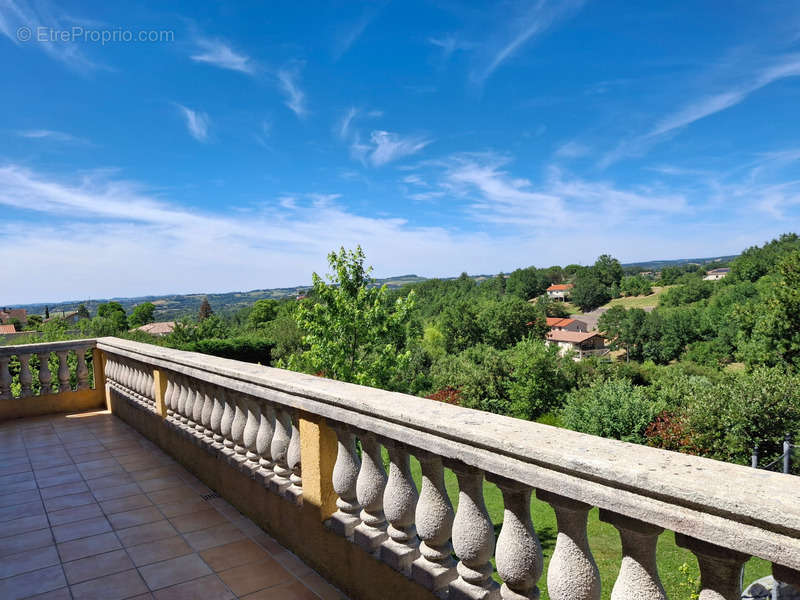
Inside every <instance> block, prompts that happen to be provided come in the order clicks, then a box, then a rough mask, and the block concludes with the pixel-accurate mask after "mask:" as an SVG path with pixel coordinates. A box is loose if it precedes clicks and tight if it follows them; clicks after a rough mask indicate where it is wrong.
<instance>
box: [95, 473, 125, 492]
mask: <svg viewBox="0 0 800 600" xmlns="http://www.w3.org/2000/svg"><path fill="white" fill-rule="evenodd" d="M128 483H134V481H133V479H131V478H130V476H129V475H127V474H121V473H117V474H115V475H107V476H106V477H98V478H97V479H92V480H91V481H90V482H88V483H87V485H88V486H89V489H90V490H92V491H95V490H101V489H103V488H111V487H119V486H121V485H126V484H128Z"/></svg>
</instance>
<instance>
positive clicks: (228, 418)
mask: <svg viewBox="0 0 800 600" xmlns="http://www.w3.org/2000/svg"><path fill="white" fill-rule="evenodd" d="M220 396H221V400H222V404H223V409H222V421H220V424H219V432H220V435H222V445H223V453H224V454H225V455H227V456H230V455H231V454H232V453H233V446H234V444H233V436H232V434H231V431H232V429H233V418H234V416H235V413H236V409H235V408H234V399H233V394H232V393H231V392H227V391H225V390H224V389H220Z"/></svg>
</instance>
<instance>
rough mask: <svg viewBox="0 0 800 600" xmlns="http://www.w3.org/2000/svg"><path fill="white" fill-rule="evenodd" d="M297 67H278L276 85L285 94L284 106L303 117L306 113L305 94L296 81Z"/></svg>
mask: <svg viewBox="0 0 800 600" xmlns="http://www.w3.org/2000/svg"><path fill="white" fill-rule="evenodd" d="M298 71H299V68H297V67H294V68H285V69H280V70H279V71H278V73H277V77H278V86H279V88H280V89H281V91H282V92H283V93H284V95H285V96H286V102H285V104H286V106H288V107H289V108H290V109H291V110H292V111H293V112H294V114H296V115H297V116H298V117H300V118H303V117H305V116H306V115H307V114H308V108H307V107H306V95H305V92H303V90H302V89H300V85H299V83H298V79H299V78H300V75H299V72H298Z"/></svg>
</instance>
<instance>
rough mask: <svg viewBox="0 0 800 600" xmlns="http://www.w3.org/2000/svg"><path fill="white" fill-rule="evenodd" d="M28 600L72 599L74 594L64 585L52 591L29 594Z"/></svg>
mask: <svg viewBox="0 0 800 600" xmlns="http://www.w3.org/2000/svg"><path fill="white" fill-rule="evenodd" d="M26 600H72V595H71V594H70V593H69V588H68V587H62V588H59V589H57V590H53V591H52V592H45V593H44V594H36V595H35V596H29V597H28V598H27V599H26Z"/></svg>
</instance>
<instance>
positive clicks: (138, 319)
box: [81, 302, 156, 327]
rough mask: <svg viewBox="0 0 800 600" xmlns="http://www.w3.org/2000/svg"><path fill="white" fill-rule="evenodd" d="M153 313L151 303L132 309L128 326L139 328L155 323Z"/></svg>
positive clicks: (154, 307) (154, 309)
mask: <svg viewBox="0 0 800 600" xmlns="http://www.w3.org/2000/svg"><path fill="white" fill-rule="evenodd" d="M81 306H83V305H81ZM84 308H85V307H84ZM155 311H156V306H155V304H153V303H152V302H142V303H141V304H139V305H137V306H136V307H135V308H134V309H133V312H131V316H130V317H129V318H128V324H129V325H130V326H131V327H141V326H142V325H147V324H148V323H152V322H153V321H155V318H154V316H153V315H154V314H155Z"/></svg>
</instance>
